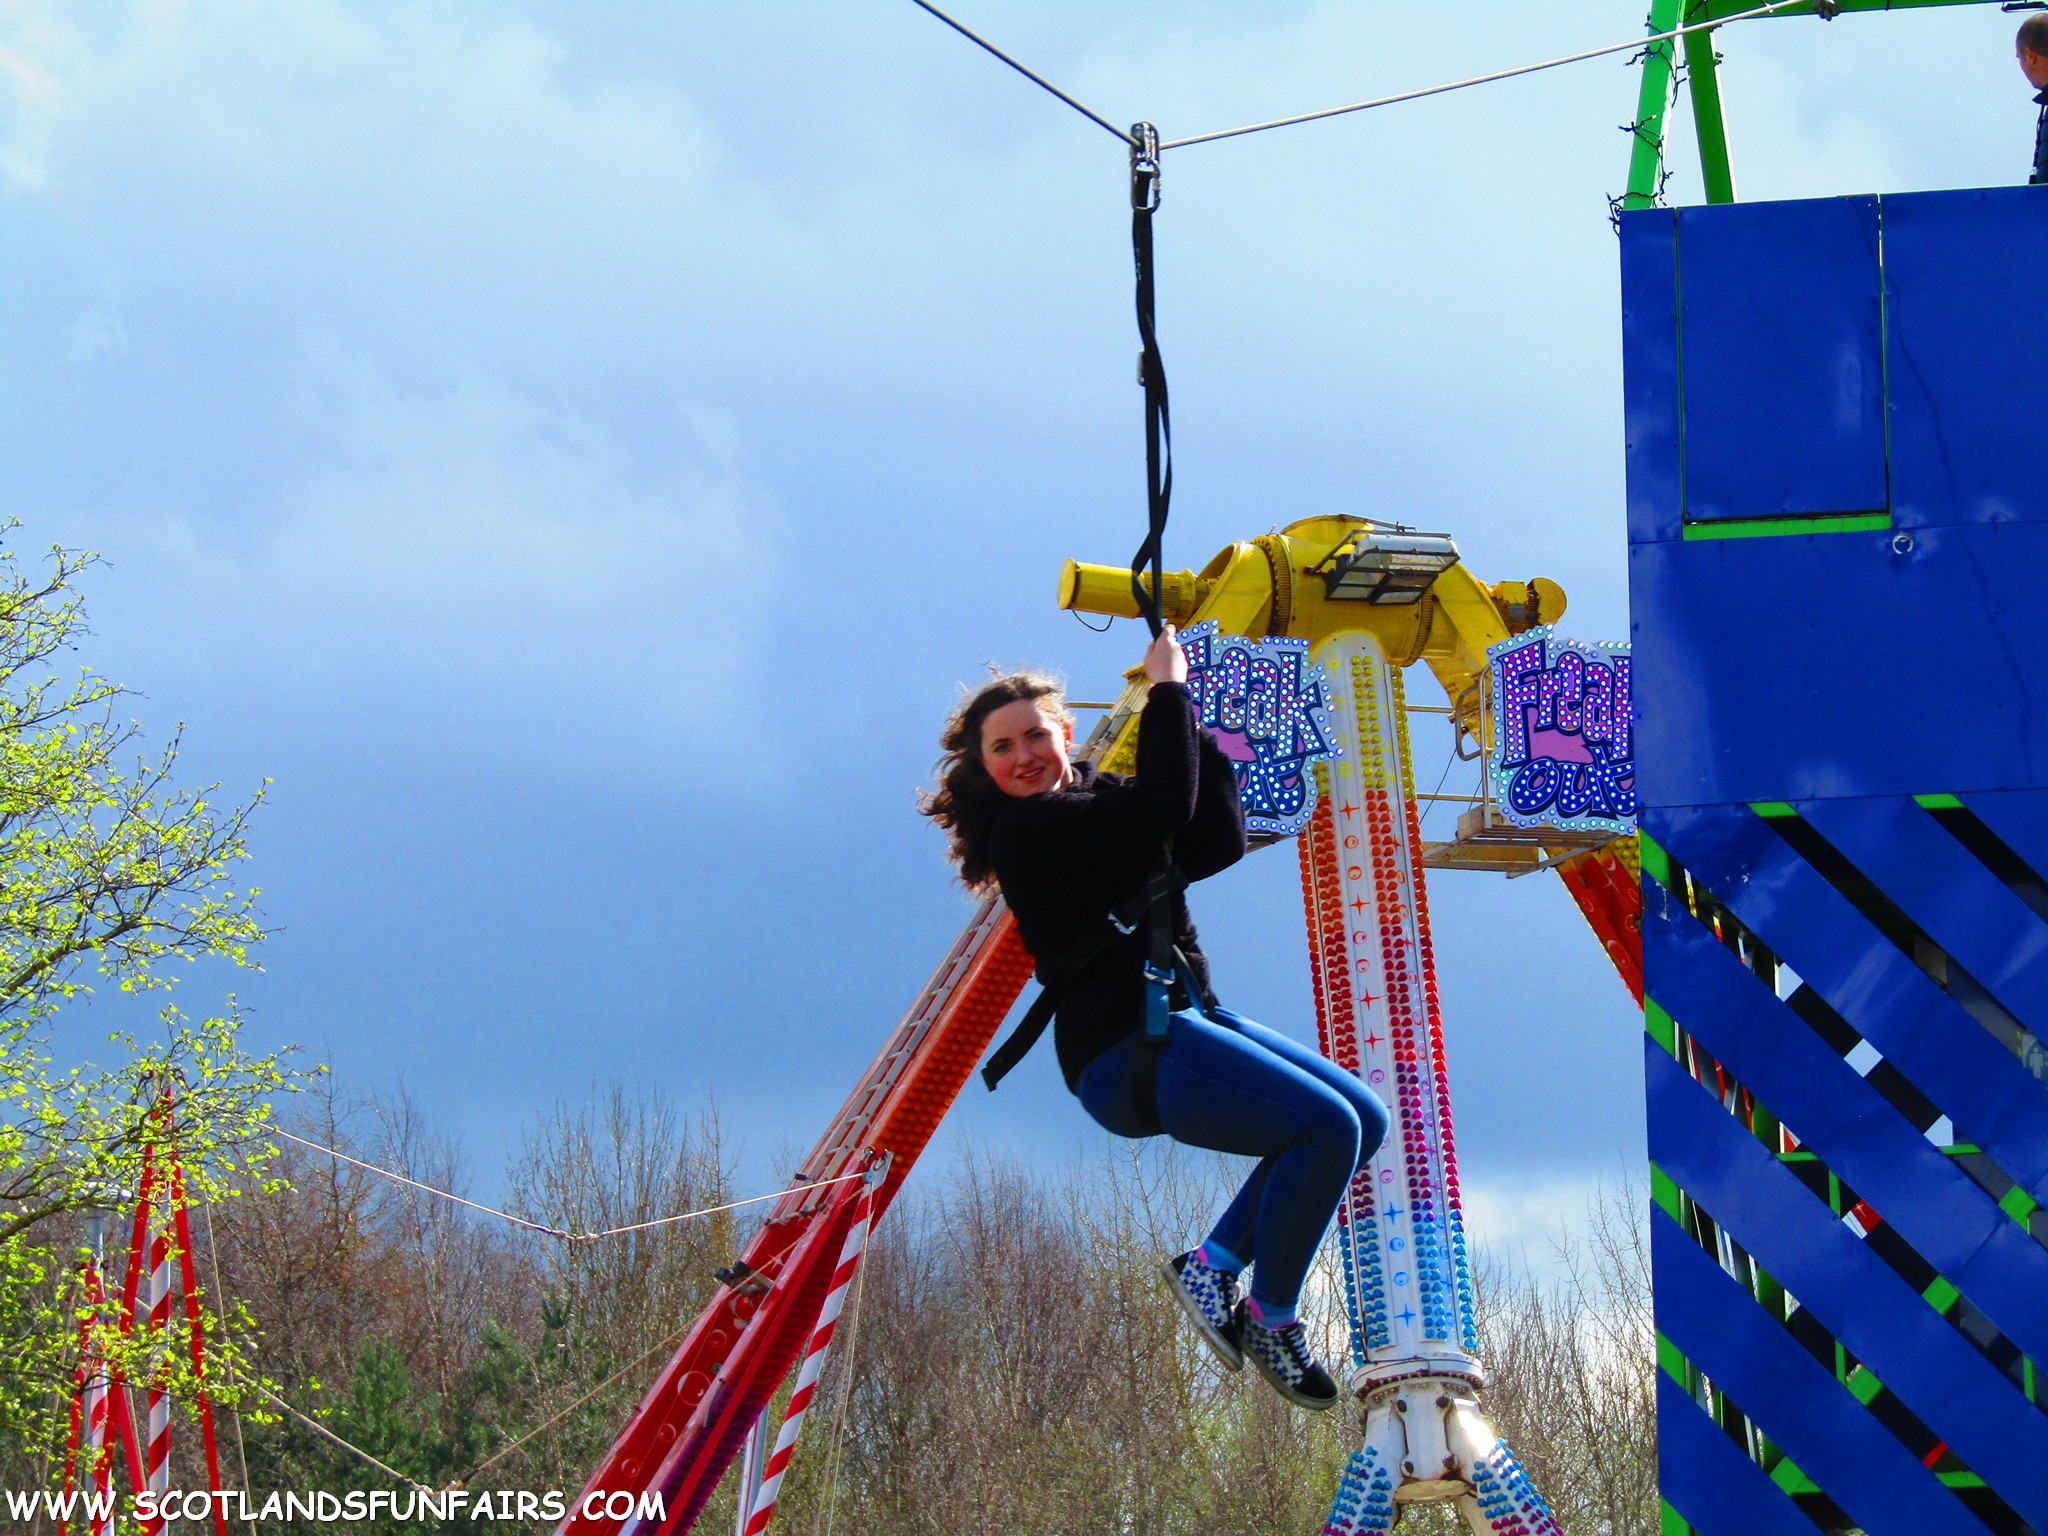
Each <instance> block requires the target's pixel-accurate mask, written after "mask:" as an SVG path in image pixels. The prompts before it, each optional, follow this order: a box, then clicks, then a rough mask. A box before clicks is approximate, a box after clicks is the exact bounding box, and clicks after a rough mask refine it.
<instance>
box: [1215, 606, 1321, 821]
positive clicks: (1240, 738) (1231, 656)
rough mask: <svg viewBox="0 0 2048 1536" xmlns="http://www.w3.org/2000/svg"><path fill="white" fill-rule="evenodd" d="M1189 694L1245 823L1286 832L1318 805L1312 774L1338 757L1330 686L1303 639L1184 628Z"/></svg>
mask: <svg viewBox="0 0 2048 1536" xmlns="http://www.w3.org/2000/svg"><path fill="white" fill-rule="evenodd" d="M1180 643H1181V649H1182V650H1184V651H1185V652H1187V658H1188V694H1189V696H1190V697H1191V698H1192V699H1193V701H1194V705H1195V713H1196V716H1197V718H1198V719H1199V720H1200V721H1201V723H1202V725H1203V726H1204V727H1205V728H1207V729H1208V731H1209V732H1210V733H1211V734H1212V735H1214V736H1215V738H1216V741H1217V744H1218V745H1219V746H1221V747H1222V748H1223V754H1224V756H1226V757H1228V758H1229V759H1230V766H1231V768H1232V770H1233V771H1234V772H1235V773H1236V775H1237V794H1238V799H1239V801H1240V802H1241V803H1242V804H1243V806H1244V822H1245V826H1246V827H1248V828H1249V829H1250V830H1252V831H1254V832H1267V833H1273V834H1275V835H1278V836H1281V837H1289V836H1292V835H1293V834H1294V833H1296V832H1299V831H1300V830H1301V829H1302V828H1303V827H1305V826H1306V825H1308V819H1309V816H1310V815H1311V813H1313V812H1314V810H1315V808H1316V778H1315V774H1314V773H1312V772H1311V771H1310V769H1311V768H1312V766H1313V765H1314V764H1315V763H1316V762H1317V761H1319V760H1321V759H1323V758H1329V757H1335V756H1336V755H1337V745H1336V743H1337V737H1336V734H1335V732H1333V731H1332V730H1331V729H1330V694H1329V686H1328V684H1327V683H1326V682H1325V680H1324V678H1323V673H1322V670H1321V669H1320V668H1317V667H1311V666H1310V665H1309V664H1308V642H1307V641H1306V640H1293V639H1288V638H1286V637H1284V636H1282V637H1278V638H1270V639H1265V640H1256V641H1254V640H1246V639H1244V638H1243V637H1241V636H1238V635H1222V634H1218V633H1217V630H1216V621H1215V620H1213V619H1205V620H1203V621H1202V622H1201V623H1200V624H1196V625H1194V626H1193V627H1192V628H1189V629H1187V630H1185V631H1183V632H1182V634H1181V637H1180Z"/></svg>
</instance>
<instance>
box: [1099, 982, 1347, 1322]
mask: <svg viewBox="0 0 2048 1536" xmlns="http://www.w3.org/2000/svg"><path fill="white" fill-rule="evenodd" d="M1138 1038H1139V1037H1138V1035H1137V1033H1136V1032H1133V1033H1132V1034H1131V1035H1129V1036H1128V1037H1126V1038H1125V1039H1123V1040H1121V1041H1119V1042H1118V1043H1117V1044H1116V1045H1113V1046H1111V1047H1110V1048H1109V1049H1108V1050H1107V1051H1105V1052H1103V1053H1102V1054H1101V1055H1100V1056H1098V1057H1096V1058H1095V1060H1093V1061H1091V1062H1090V1063H1088V1065H1087V1066H1086V1067H1085V1068H1084V1069H1083V1070H1082V1072H1081V1079H1080V1081H1079V1083H1077V1084H1076V1085H1075V1092H1076V1093H1077V1094H1079V1096H1080V1099H1081V1107H1082V1108H1083V1109H1085V1110H1087V1111H1088V1113H1089V1115H1090V1116H1091V1117H1093V1119H1094V1120H1095V1122H1096V1124H1098V1125H1100V1126H1101V1127H1102V1128H1103V1129H1104V1130H1106V1131H1109V1132H1111V1133H1112V1134H1114V1135H1117V1136H1149V1135H1152V1134H1154V1132H1153V1131H1152V1130H1151V1129H1150V1128H1149V1127H1148V1126H1146V1125H1145V1124H1144V1123H1143V1122H1142V1121H1141V1120H1140V1119H1139V1115H1138V1107H1137V1104H1136V1102H1135V1100H1134V1098H1133V1093H1132V1082H1131V1068H1132V1057H1133V1055H1134V1053H1135V1052H1136V1050H1137V1049H1138ZM1159 1119H1160V1123H1161V1124H1162V1125H1163V1126H1164V1128H1165V1131H1166V1134H1167V1135H1169V1136H1171V1137H1172V1138H1173V1139H1174V1140H1175V1141H1178V1142H1182V1143H1184V1144H1186V1145H1188V1146H1191V1147H1203V1148H1206V1149H1207V1150H1209V1151H1211V1152H1234V1153H1237V1154H1240V1155H1242V1156H1245V1157H1256V1158H1257V1159H1258V1160H1259V1163H1258V1166H1257V1167H1256V1168H1254V1169H1252V1171H1251V1176H1250V1177H1249V1178H1247V1179H1246V1180H1245V1181H1244V1187H1243V1188H1241V1189H1240V1190H1238V1192H1237V1198H1236V1199H1234V1200H1232V1201H1231V1202H1230V1208H1229V1209H1228V1210H1226V1211H1225V1212H1224V1213H1223V1215H1222V1217H1221V1218H1220V1219H1218V1221H1217V1223H1216V1226H1215V1229H1214V1230H1213V1231H1211V1232H1210V1234H1209V1240H1210V1241H1211V1242H1214V1243H1216V1244H1219V1245H1220V1246H1222V1247H1223V1248H1225V1249H1227V1250H1229V1251H1230V1252H1231V1253H1233V1254H1235V1255H1236V1256H1237V1257H1238V1258H1240V1259H1246V1260H1249V1261H1251V1263H1252V1265H1253V1266H1254V1267H1253V1273H1252V1294H1253V1296H1254V1297H1255V1298H1256V1299H1257V1300H1258V1303H1259V1305H1260V1306H1261V1307H1277V1308H1280V1309H1282V1310H1285V1309H1288V1308H1291V1307H1293V1306H1294V1304H1295V1303H1296V1301H1298V1300H1299V1299H1300V1296H1301V1286H1302V1281H1303V1280H1304V1279H1306V1278H1307V1276H1308V1267H1309V1265H1310V1263H1311V1262H1313V1260H1314V1259H1315V1254H1316V1247H1317V1245H1318V1244H1320V1243H1321V1242H1322V1240H1323V1233H1324V1231H1325V1230H1327V1229H1328V1227H1329V1225H1330V1218H1331V1217H1333V1216H1335V1215H1336V1214H1337V1202H1338V1201H1340V1200H1342V1199H1343V1198H1344V1189H1345V1186H1346V1185H1348V1184H1349V1183H1350V1182H1351V1176H1352V1175H1353V1174H1354V1173H1356V1172H1357V1171H1358V1170H1359V1169H1361V1168H1363V1167H1364V1166H1365V1160H1366V1159H1367V1158H1368V1157H1370V1156H1371V1155H1372V1153H1373V1152H1374V1150H1375V1149H1377V1148H1378V1146H1379V1144H1380V1140H1381V1138H1382V1137H1384V1136H1385V1135H1386V1134H1387V1107H1386V1106H1385V1105H1384V1104H1382V1103H1381V1102H1380V1099H1379V1095H1378V1094H1376V1093H1374V1092H1373V1091H1372V1090H1371V1089H1370V1088H1368V1087H1366V1086H1365V1084H1364V1083H1361V1082H1360V1081H1359V1080H1358V1079H1357V1078H1356V1077H1354V1076H1353V1075H1352V1074H1351V1073H1349V1072H1346V1071H1345V1070H1344V1069H1343V1068H1342V1067H1340V1066H1338V1065H1337V1064H1336V1063H1335V1062H1332V1061H1328V1060H1326V1059H1325V1058H1323V1057H1322V1056H1320V1055H1318V1054H1317V1053H1316V1052H1314V1051H1312V1050H1310V1049H1309V1048H1308V1047H1307V1046H1303V1045H1297V1044H1295V1042H1294V1041H1292V1040H1290V1039H1288V1038H1287V1037H1286V1036H1285V1035H1282V1034H1276V1033H1275V1032H1274V1031H1272V1030H1270V1029H1268V1028H1266V1027H1265V1026H1264V1025H1263V1024H1255V1023H1253V1022H1252V1021H1251V1020H1250V1019H1247V1018H1241V1017H1239V1016H1238V1015H1237V1014H1234V1013H1232V1012H1230V1011H1229V1010H1228V1009H1227V1008H1218V1009H1216V1010H1215V1011H1214V1012H1213V1013H1212V1014H1210V1015H1209V1016H1207V1017H1205V1016H1204V1015H1202V1014H1201V1013H1200V1012H1198V1011H1197V1010H1195V1009H1192V1008H1189V1009H1183V1010H1182V1011H1180V1012H1178V1013H1176V1014H1174V1016H1173V1022H1172V1025H1171V1027H1170V1029H1169V1031H1168V1033H1167V1038H1166V1047H1165V1050H1164V1051H1163V1052H1162V1053H1161V1055H1160V1058H1159Z"/></svg>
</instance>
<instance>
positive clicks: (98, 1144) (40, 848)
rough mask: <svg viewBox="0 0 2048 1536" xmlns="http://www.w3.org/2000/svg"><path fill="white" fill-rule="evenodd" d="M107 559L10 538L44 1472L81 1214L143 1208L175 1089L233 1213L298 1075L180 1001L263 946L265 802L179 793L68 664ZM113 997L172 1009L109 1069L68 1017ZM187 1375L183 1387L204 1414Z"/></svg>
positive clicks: (183, 1120) (5, 1178) (23, 1037)
mask: <svg viewBox="0 0 2048 1536" xmlns="http://www.w3.org/2000/svg"><path fill="white" fill-rule="evenodd" d="M15 526H16V525H14V524H11V523H10V524H7V525H6V526H5V527H4V528H0V541H4V537H5V535H6V534H9V533H12V532H13V531H14V528H15ZM93 558H94V557H92V556H91V555H88V554H81V553H78V552H75V551H70V550H65V549H53V550H52V551H51V552H50V553H49V555H48V557H47V558H46V559H45V560H43V561H41V562H39V563H38V565H37V566H36V567H35V568H34V569H29V568H26V567H25V566H24V565H23V564H22V562H21V561H20V560H19V559H18V558H17V556H16V554H15V553H14V551H13V550H11V549H8V548H6V547H5V544H4V542H0V1445H4V1448H5V1450H6V1451H7V1452H9V1453H10V1459H15V1460H16V1461H17V1463H18V1467H17V1470H18V1471H19V1472H22V1473H29V1474H34V1473H35V1472H36V1471H37V1470H38V1464H40V1471H41V1472H42V1473H43V1474H45V1475H47V1474H48V1472H49V1471H50V1469H51V1467H52V1465H53V1461H52V1456H53V1453H54V1451H55V1450H56V1449H57V1448H58V1447H59V1446H60V1445H61V1437H62V1435H63V1433H64V1431H65V1428H66V1415H67V1406H68V1404H67V1397H68V1390H69V1386H70V1381H71V1373H72V1368H73V1365H74V1355H75V1348H76V1338H77V1325H78V1322H79V1321H80V1320H81V1314H80V1313H79V1312H78V1310H77V1307H78V1292H77V1289H76V1275H77V1259H78V1256H79V1246H78V1244H79V1234H80V1231H81V1217H82V1215H83V1213H85V1212H87V1211H89V1210H92V1209H95V1208H120V1207H123V1206H125V1207H126V1209H127V1210H130V1211H132V1209H133V1202H134V1200H135V1193H136V1190H137V1187H138V1183H139V1179H140V1173H141V1168H142V1164H143V1160H144V1157H145V1153H146V1152H147V1150H148V1149H149V1148H150V1147H152V1146H153V1145H160V1144H162V1143H163V1142H164V1141H165V1140H166V1139H167V1135H168V1134H169V1132H168V1130H167V1127H166V1125H165V1122H164V1119H163V1117H162V1115H160V1114H159V1113H157V1106H158V1104H159V1102H160V1100H161V1097H162V1095H163V1093H164V1091H165V1089H166V1088H170V1089H172V1090H174V1092H175V1094H176V1098H177V1110H176V1132H175V1135H176V1145H177V1151H178V1155H179V1158H180V1160H181V1163H182V1166H183V1169H184V1177H185V1185H186V1191H187V1195H188V1199H189V1200H190V1201H191V1202H192V1203H193V1204H199V1203H202V1202H204V1203H207V1204H212V1203H215V1202H219V1201H223V1200H229V1199H232V1198H234V1197H235V1196H236V1195H237V1194H239V1193H241V1192H242V1191H243V1190H244V1189H245V1188H247V1187H251V1186H252V1185H253V1184H254V1183H255V1182H257V1181H260V1179H261V1176H262V1175H261V1167H262V1163H263V1162H264V1160H265V1159H266V1158H267V1157H268V1156H269V1150H268V1148H267V1147H266V1145H265V1143H264V1140H263V1137H262V1132H263V1128H264V1124H265V1121H266V1120H267V1118H268V1114H269V1107H268V1106H269V1099H270V1096H271V1095H272V1093H274V1092H275V1091H276V1090H278V1089H279V1088H282V1087H286V1086H288V1085H289V1083H290V1082H291V1080H292V1078H293V1077H294V1076H295V1074H294V1073H293V1071H292V1070H291V1069H289V1068H288V1067H287V1066H286V1065H285V1063H284V1062H283V1061H282V1060H281V1059H280V1058H279V1057H277V1056H252V1055H250V1054H248V1053H247V1052H245V1051H243V1050H242V1049H241V1047H240V1045H239V1044H238V1041H237V1034H238V1019H237V1017H236V1015H235V1012H234V1009H233V1006H232V1002H230V1006H229V1007H228V1008H227V1010H226V1011H225V1012H224V1014H223V1015H222V1016H219V1017H213V1018H207V1019H204V1020H202V1021H199V1022H193V1021H191V1020H189V1019H188V1018H186V1017H185V1016H184V1015H183V1014H181V1013H180V1012H179V1011H178V1010H177V1009H176V1008H175V1007H173V1006H172V1005H171V1003H170V1001H169V998H168V996H167V995H163V994H168V992H169V990H170V988H171V987H172V986H174V985H175V983H176V982H177V980H178V978H179V976H180V974H181V973H182V972H183V971H185V970H186V969H187V968H188V967H189V966H190V964H191V963H193V962H198V961H203V960H217V961H225V962H228V963H230V964H233V965H248V964H250V963H251V958H250V956H251V947H252V946H253V945H255V944H256V943H257V942H258V941H259V940H260V939H261V938H262V937H263V930H262V927H261V924H260V923H259V921H258V918H257V914H256V909H255V898H256V892H255V891H254V890H245V889H238V888H237V886H236V883H235V880H234V869H235V866H236V864H237V863H238V862H239V861H240V860H242V859H243V858H245V857H246V856H247V846H246V842H245V838H246V832H247V827H248V821H249V816H250V813H251V812H252V811H253V810H254V808H255V806H256V804H257V802H258V801H259V800H260V799H261V794H260V792H259V793H258V794H257V795H254V796H252V797H250V798H249V799H248V800H247V801H244V802H242V803H240V804H233V805H226V806H223V805H219V804H216V802H215V801H214V800H213V799H212V798H211V796H212V793H213V787H212V786H208V787H205V788H195V787H187V786H186V785H184V784H182V783H181V782H180V778H179V772H178V769H179V762H178V748H179V742H178V739H177V737H176V736H175V735H174V736H173V737H172V739H171V740H170V742H169V743H168V744H167V745H165V746H164V747H162V748H161V749H160V750H158V751H156V752H154V753H152V754H147V755H145V754H143V753H142V751H141V749H140V746H139V738H140V736H141V729H140V727H139V726H137V725H135V724H133V723H131V722H128V721H125V720H124V719H122V718H121V716H120V715H119V714H118V713H117V709H118V705H119V701H120V700H121V699H122V697H123V695H124V692H125V690H124V689H122V688H121V687H120V686H119V685H118V684H115V683H112V682H109V681H108V680H107V679H105V678H103V677H101V676H99V675H98V674H97V673H95V672H93V671H92V670H90V669H89V668H84V669H79V668H75V667H73V666H72V665H70V663H69V653H71V652H72V651H74V650H75V649H76V647H77V646H78V644H79V642H80V641H81V640H82V639H83V638H84V637H85V635H86V634H87V629H86V622H85V608H84V604H83V600H82V598H81V596H80V594H79V591H78V588H77V581H78V578H79V576H80V574H81V573H82V572H83V571H85V570H86V569H87V568H88V567H89V566H90V565H92V563H93ZM98 990H108V991H112V992H115V993H122V994H130V995H138V996H146V995H149V994H158V995H162V996H161V1003H160V1007H159V1008H158V1011H157V1015H156V1021H155V1024H154V1026H153V1027H150V1028H148V1029H147V1030H129V1029H117V1030H115V1031H113V1032H112V1033H111V1034H109V1033H107V1031H106V1026H105V1024H104V1023H101V1024H100V1025H99V1027H98V1029H97V1031H96V1032H95V1037H96V1038H97V1039H98V1041H99V1045H100V1050H99V1055H100V1056H101V1057H102V1059H101V1060H99V1061H97V1062H95V1061H93V1060H91V1059H89V1058H88V1055H87V1044H86V1039H85V1038H82V1036H83V1030H84V1025H83V1023H82V1020H81V1019H80V1018H79V1017H78V1016H77V1014H76V1010H75V1009H73V1010H72V1011H71V1014H70V1016H67V1005H73V1004H76V1003H77V1002H79V1001H80V1000H81V999H83V998H85V997H86V996H87V995H89V994H91V993H93V992H95V991H98ZM118 1012H119V1011H118V1010H117V1013H118ZM115 1225H116V1226H120V1225H121V1223H119V1222H117V1223H115ZM110 1279H111V1283H113V1284H116V1285H118V1283H119V1277H118V1275H115V1276H112V1277H110ZM235 1322H236V1319H233V1318H226V1319H224V1318H222V1317H221V1316H220V1315H218V1313H217V1312H216V1313H214V1314H213V1315H211V1316H210V1318H209V1327H210V1329H211V1331H212V1332H213V1334H214V1337H213V1339H212V1340H211V1342H210V1344H209V1349H210V1352H211V1355H212V1361H213V1363H212V1366H211V1367H210V1369H209V1382H208V1387H209V1390H210V1391H211V1393H212V1394H213V1395H214V1396H215V1398H216V1399H217V1400H218V1399H220V1398H222V1397H223V1396H227V1397H229V1398H232V1396H233V1395H234V1392H235V1385H234V1383H235V1382H236V1381H237V1380H238V1379H239V1378H240V1377H241V1376H242V1375H243V1374H244V1372H243V1370H242V1365H243V1362H242V1361H241V1359H240V1356H239V1347H238V1342H237V1333H238V1330H237V1328H236V1327H235V1326H234V1324H235ZM103 1332H106V1333H107V1334H108V1335H109V1336H107V1337H105V1338H103V1340H102V1347H103V1349H104V1350H105V1351H106V1352H107V1354H108V1355H109V1356H110V1357H113V1358H117V1359H124V1363H126V1364H127V1365H128V1367H129V1369H130V1373H131V1376H132V1377H133V1378H134V1379H138V1380H139V1379H144V1378H146V1377H147V1375H148V1372H149V1369H150V1367H149V1366H148V1364H147V1362H144V1361H141V1360H133V1361H126V1360H125V1356H126V1355H128V1354H130V1353H133V1352H134V1350H133V1346H130V1345H128V1344H125V1343H123V1342H122V1341H120V1340H118V1339H115V1338H113V1337H111V1330H103ZM179 1358H180V1361H181V1363H180V1364H179V1365H178V1367H177V1369H178V1370H179V1371H180V1372H182V1373H184V1374H183V1375H182V1376H176V1377H173V1378H172V1379H171V1381H170V1386H171V1389H172V1391H173V1392H174V1393H176V1394H177V1395H179V1396H181V1397H184V1398H186V1399H188V1400H189V1398H190V1397H191V1395H192V1393H193V1390H194V1388H195V1386H196V1383H194V1382H193V1381H192V1380H191V1379H190V1375H189V1372H190V1364H189V1361H184V1360H183V1357H182V1355H181V1356H180V1357H179Z"/></svg>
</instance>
